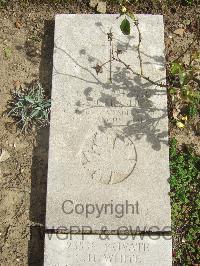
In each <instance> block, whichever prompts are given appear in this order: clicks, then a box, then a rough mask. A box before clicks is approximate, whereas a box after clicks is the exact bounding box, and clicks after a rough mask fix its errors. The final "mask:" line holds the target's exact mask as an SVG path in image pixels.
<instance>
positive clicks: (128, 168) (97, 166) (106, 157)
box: [81, 129, 137, 184]
mask: <svg viewBox="0 0 200 266" xmlns="http://www.w3.org/2000/svg"><path fill="white" fill-rule="evenodd" d="M81 162H82V165H83V167H84V169H85V170H86V172H87V173H88V174H89V176H90V177H91V178H92V179H93V180H95V181H97V182H100V183H103V184H116V183H119V182H122V181H124V180H125V179H126V178H128V177H129V176H130V174H131V173H132V172H133V170H134V168H135V165H136V162H137V153H136V149H135V145H134V143H133V142H132V140H131V139H130V138H129V137H126V136H124V135H123V134H122V133H121V132H118V131H114V130H113V129H107V130H106V131H105V132H102V131H97V132H95V133H93V134H91V135H90V136H88V137H87V138H86V140H85V143H84V146H83V149H82V153H81Z"/></svg>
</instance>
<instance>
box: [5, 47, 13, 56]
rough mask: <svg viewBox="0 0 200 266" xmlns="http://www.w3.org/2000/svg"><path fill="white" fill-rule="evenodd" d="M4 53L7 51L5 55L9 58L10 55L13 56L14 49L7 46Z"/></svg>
mask: <svg viewBox="0 0 200 266" xmlns="http://www.w3.org/2000/svg"><path fill="white" fill-rule="evenodd" d="M4 53H5V56H6V57H7V58H9V57H10V56H11V54H12V50H11V49H10V48H9V47H6V48H5V49H4Z"/></svg>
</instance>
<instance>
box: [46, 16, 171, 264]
mask: <svg viewBox="0 0 200 266" xmlns="http://www.w3.org/2000/svg"><path fill="white" fill-rule="evenodd" d="M137 19H138V22H139V23H138V27H137V26H136V25H134V24H133V25H132V27H131V34H130V36H125V35H123V34H122V33H121V30H120V27H119V26H120V22H121V20H122V18H118V16H117V15H57V16H56V20H55V37H54V42H55V43H54V58H53V80H52V108H51V127H50V145H49V168H48V184H47V210H46V229H50V230H58V231H60V232H61V231H62V232H64V233H68V232H71V233H76V234H77V233H78V234H81V235H82V234H84V233H90V236H89V237H88V240H87V241H89V242H90V241H93V238H94V235H93V234H97V235H99V234H101V233H102V232H106V233H108V234H115V235H116V234H118V235H130V234H135V233H136V232H138V231H139V232H143V233H145V232H150V233H151V232H154V233H155V232H169V231H170V225H171V221H170V199H169V195H168V193H169V184H168V178H169V147H168V117H167V94H166V88H165V87H160V86H158V85H156V84H157V83H162V84H164V83H165V78H166V71H165V59H164V32H163V28H164V27H163V18H162V16H159V15H156V16H152V15H137ZM140 37H141V38H140ZM113 56H115V57H116V58H118V59H120V60H122V61H121V62H119V61H120V60H118V61H117V60H115V61H112V59H113ZM111 61H112V62H111ZM129 65H130V66H131V69H132V70H130V69H129ZM133 72H134V73H133ZM141 74H142V75H143V76H145V77H146V78H143V77H141ZM148 79H150V80H152V81H153V82H154V84H153V83H152V82H150V81H148ZM77 238H78V236H77ZM113 241H115V240H113ZM127 241H128V242H127ZM129 241H130V240H126V241H125V242H127V245H128V243H129ZM137 241H139V240H136V242H137ZM148 241H150V240H149V239H148V238H145V239H144V240H143V243H148ZM76 242H77V241H76V239H75V242H74V241H73V240H72V241H71V243H76ZM63 243H65V241H63V242H62V241H59V239H54V240H48V239H46V253H45V254H46V258H47V259H46V260H45V263H46V264H45V265H68V264H67V263H69V265H73V266H74V265H84V264H81V262H76V260H71V259H69V261H67V259H66V258H63V260H62V259H61V258H60V257H59V259H58V261H60V264H59V263H58V264H56V262H55V263H54V260H53V258H52V257H54V255H53V254H50V253H51V252H53V250H55V253H56V250H57V248H59V247H60V246H61V249H62V245H65V244H63ZM72 245H73V244H72ZM74 245H75V244H74ZM84 245H85V246H86V248H87V242H85V244H84ZM151 246H152V249H151V250H150V252H149V253H148V254H149V255H145V256H146V257H145V256H144V258H143V261H142V262H141V263H139V261H138V262H137V261H135V262H134V263H135V264H131V265H156V263H157V262H159V260H158V258H157V257H159V256H164V257H166V258H168V259H166V263H165V264H162V265H171V263H170V261H171V257H170V252H169V250H171V241H164V240H163V239H162V240H161V239H159V240H157V241H154V242H152V243H151ZM65 248H66V247H63V249H62V251H61V252H60V255H58V256H61V257H62V256H64V257H65V255H64V254H65V252H66V256H67V252H68V250H66V249H65ZM96 248H97V249H98V250H99V249H104V243H103V242H101V241H97V246H96ZM70 252H72V251H70ZM78 252H79V251H78ZM165 252H166V253H165ZM82 253H84V249H83V250H80V252H79V255H77V257H82V255H83V254H82ZM164 253H165V255H163V254H164ZM70 254H71V253H70ZM56 256H57V255H56ZM102 256H103V255H102V254H101V252H100V258H101V257H102ZM152 256H153V258H151V259H149V258H150V257H152ZM156 256H157V257H156ZM83 257H84V258H85V256H83ZM51 259H52V260H53V262H52V264H51ZM85 259H86V258H85ZM98 260H99V259H98ZM148 260H149V262H151V261H152V263H150V264H147V261H148ZM66 261H67V262H66ZM98 263H99V264H95V263H94V262H93V263H92V262H91V263H90V264H88V262H87V263H86V264H85V265H118V264H116V263H119V265H128V264H126V262H122V263H121V264H120V262H118V259H117V261H116V263H115V264H109V261H108V262H105V263H104V264H100V262H98ZM106 263H107V264H106ZM157 265H158V264H157ZM159 265H160V264H159Z"/></svg>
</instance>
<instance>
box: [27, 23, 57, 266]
mask: <svg viewBox="0 0 200 266" xmlns="http://www.w3.org/2000/svg"><path fill="white" fill-rule="evenodd" d="M53 38H54V21H45V24H44V35H43V39H42V51H41V62H40V73H39V76H40V83H41V84H42V86H43V88H44V89H45V93H46V95H47V96H48V97H50V96H51V83H52V64H53V43H54V41H53ZM48 148H49V127H48V128H41V129H39V130H38V131H37V137H36V144H35V147H34V150H33V156H32V173H31V178H32V180H31V196H30V221H31V222H33V223H35V224H36V225H34V226H32V227H31V229H30V231H31V232H30V241H29V247H28V258H29V265H31V266H32V265H37V266H40V265H43V256H44V255H43V254H44V228H45V227H44V226H45V213H46V186H47V168H48Z"/></svg>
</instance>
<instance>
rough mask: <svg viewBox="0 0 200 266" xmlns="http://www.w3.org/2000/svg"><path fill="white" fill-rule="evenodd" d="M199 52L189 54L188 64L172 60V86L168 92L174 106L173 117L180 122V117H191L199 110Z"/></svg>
mask: <svg viewBox="0 0 200 266" xmlns="http://www.w3.org/2000/svg"><path fill="white" fill-rule="evenodd" d="M199 67H200V53H199V52H196V53H194V54H192V55H191V58H190V62H189V64H188V65H185V64H183V63H182V62H173V63H172V65H171V69H170V78H171V83H172V86H175V87H172V88H171V89H170V94H171V97H172V102H173V105H174V106H173V107H174V110H175V111H174V114H173V117H174V119H175V120H176V121H177V122H178V123H180V121H181V119H182V117H186V116H187V117H188V118H193V117H195V116H197V115H198V114H199V111H200V91H199V88H200V79H199V73H200V72H199V69H200V68H199Z"/></svg>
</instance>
